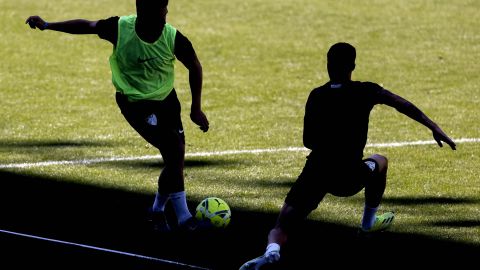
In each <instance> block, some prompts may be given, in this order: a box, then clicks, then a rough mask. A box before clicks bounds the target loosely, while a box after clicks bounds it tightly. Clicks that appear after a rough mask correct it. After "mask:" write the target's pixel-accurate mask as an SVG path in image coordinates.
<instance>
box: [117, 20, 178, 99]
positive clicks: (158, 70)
mask: <svg viewBox="0 0 480 270" xmlns="http://www.w3.org/2000/svg"><path fill="white" fill-rule="evenodd" d="M136 19H137V16H136V15H130V16H122V17H120V19H119V20H118V39H117V45H116V46H115V47H114V49H113V53H112V55H111V56H110V68H111V70H112V82H113V85H114V86H115V88H116V89H117V91H118V92H121V93H122V94H124V95H126V96H127V97H128V99H129V100H130V101H138V100H163V99H165V98H166V97H167V96H168V94H170V92H171V91H172V89H173V82H174V79H175V74H174V64H175V55H174V47H175V35H176V33H177V30H176V29H175V28H174V27H173V26H171V25H170V24H168V23H167V24H165V27H164V28H163V32H162V35H161V36H160V38H159V39H158V40H157V41H155V42H154V43H147V42H144V41H142V40H141V39H140V38H139V37H138V36H137V33H136V32H135V21H136Z"/></svg>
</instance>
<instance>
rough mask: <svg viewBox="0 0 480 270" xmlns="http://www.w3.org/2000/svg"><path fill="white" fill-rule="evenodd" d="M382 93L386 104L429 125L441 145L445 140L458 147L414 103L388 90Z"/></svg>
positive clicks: (451, 146) (451, 145)
mask: <svg viewBox="0 0 480 270" xmlns="http://www.w3.org/2000/svg"><path fill="white" fill-rule="evenodd" d="M382 95H383V98H384V100H383V103H384V104H385V105H388V106H391V107H393V108H395V109H397V111H399V112H401V113H403V114H405V115H406V116H408V117H410V118H411V119H413V120H415V121H417V122H419V123H421V124H422V125H424V126H426V127H428V128H429V129H430V130H431V131H432V134H433V138H434V139H435V141H436V142H437V144H438V145H439V146H440V147H442V146H443V144H442V142H445V143H447V144H448V145H449V146H450V148H452V150H455V149H456V145H455V143H454V142H453V141H452V139H450V138H449V137H448V136H447V134H445V132H443V130H442V129H441V128H440V127H439V126H438V125H437V124H436V123H435V122H433V121H432V120H431V119H430V118H428V116H426V115H425V114H424V113H423V112H422V111H421V110H420V109H419V108H417V106H415V105H414V104H413V103H411V102H410V101H408V100H406V99H404V98H402V97H400V96H398V95H396V94H394V93H392V92H390V91H388V90H384V91H383V93H382Z"/></svg>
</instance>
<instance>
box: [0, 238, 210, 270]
mask: <svg viewBox="0 0 480 270" xmlns="http://www.w3.org/2000/svg"><path fill="white" fill-rule="evenodd" d="M0 233H5V234H10V235H15V236H20V237H25V238H30V239H36V240H42V241H46V242H51V243H57V244H62V245H67V246H76V247H81V248H86V249H92V250H97V251H102V252H107V253H114V254H120V255H124V256H129V257H134V258H139V259H143V260H147V261H155V262H160V263H167V264H171V265H172V264H173V265H177V266H182V267H187V268H188V269H201V270H209V269H208V268H203V267H199V266H195V265H189V264H184V263H180V262H175V261H170V260H164V259H160V258H155V257H150V256H145V255H140V254H135V253H130V252H123V251H119V250H114V249H108V248H101V247H96V246H90V245H84V244H79V243H74V242H67V241H62V240H57V239H52V238H46V237H40V236H36V235H31V234H25V233H18V232H13V231H7V230H1V229H0ZM159 269H160V266H159Z"/></svg>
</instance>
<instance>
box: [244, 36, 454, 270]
mask: <svg viewBox="0 0 480 270" xmlns="http://www.w3.org/2000/svg"><path fill="white" fill-rule="evenodd" d="M355 58H356V51H355V48H354V47H353V46H352V45H350V44H348V43H337V44H335V45H333V46H332V47H331V48H330V49H329V51H328V54H327V69H328V75H329V76H330V81H329V82H328V83H326V84H325V85H323V86H320V87H318V88H316V89H313V90H312V92H311V93H310V96H309V97H308V100H307V104H306V107H305V117H304V130H303V143H304V145H305V147H307V148H309V149H311V150H312V151H311V153H310V154H309V155H308V157H307V161H306V163H305V166H304V168H303V171H302V172H301V174H300V175H299V177H298V179H297V180H296V182H295V183H294V185H293V186H292V188H291V189H290V191H289V193H288V194H287V196H286V198H285V202H284V205H283V207H282V209H281V210H280V213H279V216H278V219H277V222H276V225H275V227H274V228H273V229H272V230H271V231H270V233H269V235H268V245H267V248H266V252H265V254H264V255H262V256H260V257H258V258H255V259H253V260H251V261H248V262H246V263H245V264H244V265H243V266H242V267H241V268H240V269H241V270H248V269H260V267H261V266H263V265H265V264H270V263H275V262H277V261H279V260H280V247H281V246H282V245H283V244H285V243H286V242H287V240H288V235H289V233H290V232H292V230H295V229H298V228H299V225H301V223H302V222H303V221H304V220H305V219H306V217H307V216H308V214H309V213H310V212H312V211H313V210H315V209H316V208H317V207H318V205H319V203H320V202H321V201H322V199H323V198H324V196H325V195H326V194H327V193H330V194H332V195H334V196H340V197H347V196H353V195H355V194H357V193H358V192H360V191H361V190H362V189H363V188H365V206H364V212H363V217H362V223H361V227H360V231H361V232H362V233H373V232H377V231H382V230H385V229H387V228H388V227H390V225H391V224H392V222H393V219H394V213H393V212H386V213H384V214H382V215H376V212H377V209H378V207H379V205H380V201H381V199H382V197H383V193H384V191H385V186H386V179H387V168H388V161H387V158H386V157H384V156H382V155H379V154H374V155H372V156H370V157H369V158H367V159H363V150H364V148H365V144H366V142H367V133H368V122H369V115H370V111H371V110H372V109H373V107H374V106H375V105H376V104H385V105H388V106H391V107H393V108H395V109H397V110H398V111H399V112H401V113H403V114H405V115H406V116H408V117H410V118H411V119H413V120H416V121H418V122H419V123H421V124H423V125H424V126H426V127H427V128H429V129H430V130H431V131H432V133H433V138H434V139H435V140H436V141H437V143H438V145H439V146H440V147H442V141H443V142H445V143H447V144H448V145H449V146H450V147H451V148H452V149H453V150H455V143H454V142H453V141H452V140H451V139H450V138H449V137H448V136H447V135H446V134H445V133H444V132H443V131H442V130H441V129H440V127H438V125H437V124H435V123H434V122H433V121H432V120H430V119H429V118H428V117H427V116H426V115H425V114H424V113H423V112H422V111H420V110H419V109H418V108H417V107H416V106H415V105H413V104H412V103H410V102H408V101H407V100H405V99H403V98H402V97H400V96H398V95H395V94H393V93H392V92H390V91H388V90H386V89H384V88H382V87H381V86H379V85H378V84H375V83H371V82H358V81H352V80H351V75H352V71H353V70H354V69H355Z"/></svg>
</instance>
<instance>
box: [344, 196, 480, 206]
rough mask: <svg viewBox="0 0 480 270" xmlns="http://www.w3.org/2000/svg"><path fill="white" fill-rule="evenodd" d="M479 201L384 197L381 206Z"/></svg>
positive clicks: (465, 198) (423, 197) (471, 200)
mask: <svg viewBox="0 0 480 270" xmlns="http://www.w3.org/2000/svg"><path fill="white" fill-rule="evenodd" d="M351 200H358V201H359V202H363V200H364V199H363V198H362V197H359V198H352V199H351ZM478 203H480V199H477V198H468V197H464V198H450V197H436V196H418V197H384V198H383V199H382V204H391V205H428V204H478Z"/></svg>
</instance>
